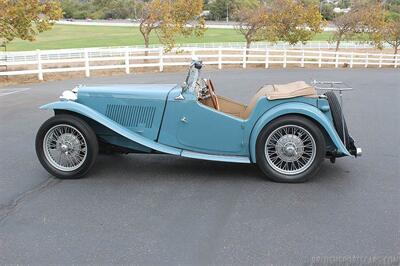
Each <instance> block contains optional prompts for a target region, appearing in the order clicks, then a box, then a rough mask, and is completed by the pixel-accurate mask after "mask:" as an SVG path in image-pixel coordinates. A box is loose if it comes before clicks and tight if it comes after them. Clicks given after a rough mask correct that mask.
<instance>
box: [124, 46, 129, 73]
mask: <svg viewBox="0 0 400 266" xmlns="http://www.w3.org/2000/svg"><path fill="white" fill-rule="evenodd" d="M125 73H126V74H129V73H130V68H129V47H125Z"/></svg>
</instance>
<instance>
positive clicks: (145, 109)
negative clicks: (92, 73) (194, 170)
mask: <svg viewBox="0 0 400 266" xmlns="http://www.w3.org/2000/svg"><path fill="white" fill-rule="evenodd" d="M41 109H52V110H54V111H55V112H56V113H62V112H68V113H74V114H77V115H79V116H80V117H82V118H84V119H85V120H86V121H87V122H88V123H89V124H90V125H92V127H93V128H94V130H95V133H96V135H97V136H98V138H99V139H101V140H103V141H105V142H107V143H110V144H112V145H115V146H119V147H124V148H129V149H130V150H133V151H136V152H144V153H166V154H173V155H179V156H183V157H189V158H195V159H204V160H213V161H224V162H237V163H255V162H256V155H255V154H256V151H255V149H256V140H257V137H258V135H259V133H260V132H261V130H262V129H263V128H264V127H265V126H266V125H267V124H268V123H270V122H271V121H272V120H274V119H276V118H278V117H280V116H283V115H288V114H298V115H302V116H305V117H308V118H309V119H311V120H313V121H314V122H315V123H317V124H318V125H320V127H321V128H322V129H323V130H322V131H323V132H324V135H325V139H326V143H327V147H326V151H327V152H334V153H335V154H337V155H338V156H348V155H350V154H349V151H348V150H347V149H346V147H345V146H344V145H343V143H342V141H341V139H340V137H339V136H338V134H337V132H336V130H335V127H334V125H333V122H332V116H331V112H330V109H329V103H328V101H327V100H326V99H324V98H309V97H296V98H290V99H281V100H272V101H269V100H268V99H267V98H266V97H261V98H260V99H259V100H258V102H257V104H256V107H255V108H254V110H253V111H252V113H251V114H250V116H249V117H248V118H247V119H241V118H239V117H236V116H232V115H229V114H225V113H223V112H220V111H217V110H215V109H213V108H210V107H208V106H206V105H204V104H202V103H200V102H199V101H198V99H197V96H196V94H195V93H194V90H182V87H181V86H178V85H174V84H165V85H158V84H146V85H107V86H80V87H79V89H78V92H77V99H76V100H60V101H58V102H53V103H49V104H47V105H44V106H42V107H41Z"/></svg>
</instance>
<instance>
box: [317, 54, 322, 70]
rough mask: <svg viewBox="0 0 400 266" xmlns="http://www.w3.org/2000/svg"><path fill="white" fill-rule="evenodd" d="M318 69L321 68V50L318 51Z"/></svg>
mask: <svg viewBox="0 0 400 266" xmlns="http://www.w3.org/2000/svg"><path fill="white" fill-rule="evenodd" d="M318 67H319V68H321V67H322V52H321V50H320V51H319V57H318Z"/></svg>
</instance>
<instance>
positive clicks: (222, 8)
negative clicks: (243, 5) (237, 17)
mask: <svg viewBox="0 0 400 266" xmlns="http://www.w3.org/2000/svg"><path fill="white" fill-rule="evenodd" d="M238 2H239V1H238V0H214V1H213V2H211V3H210V4H209V5H208V6H209V9H210V17H211V19H214V20H223V19H226V18H227V17H229V16H230V15H231V14H234V13H235V11H236V10H237V7H238Z"/></svg>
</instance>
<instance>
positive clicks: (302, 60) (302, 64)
mask: <svg viewBox="0 0 400 266" xmlns="http://www.w3.org/2000/svg"><path fill="white" fill-rule="evenodd" d="M301 67H304V50H303V51H302V52H301Z"/></svg>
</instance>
